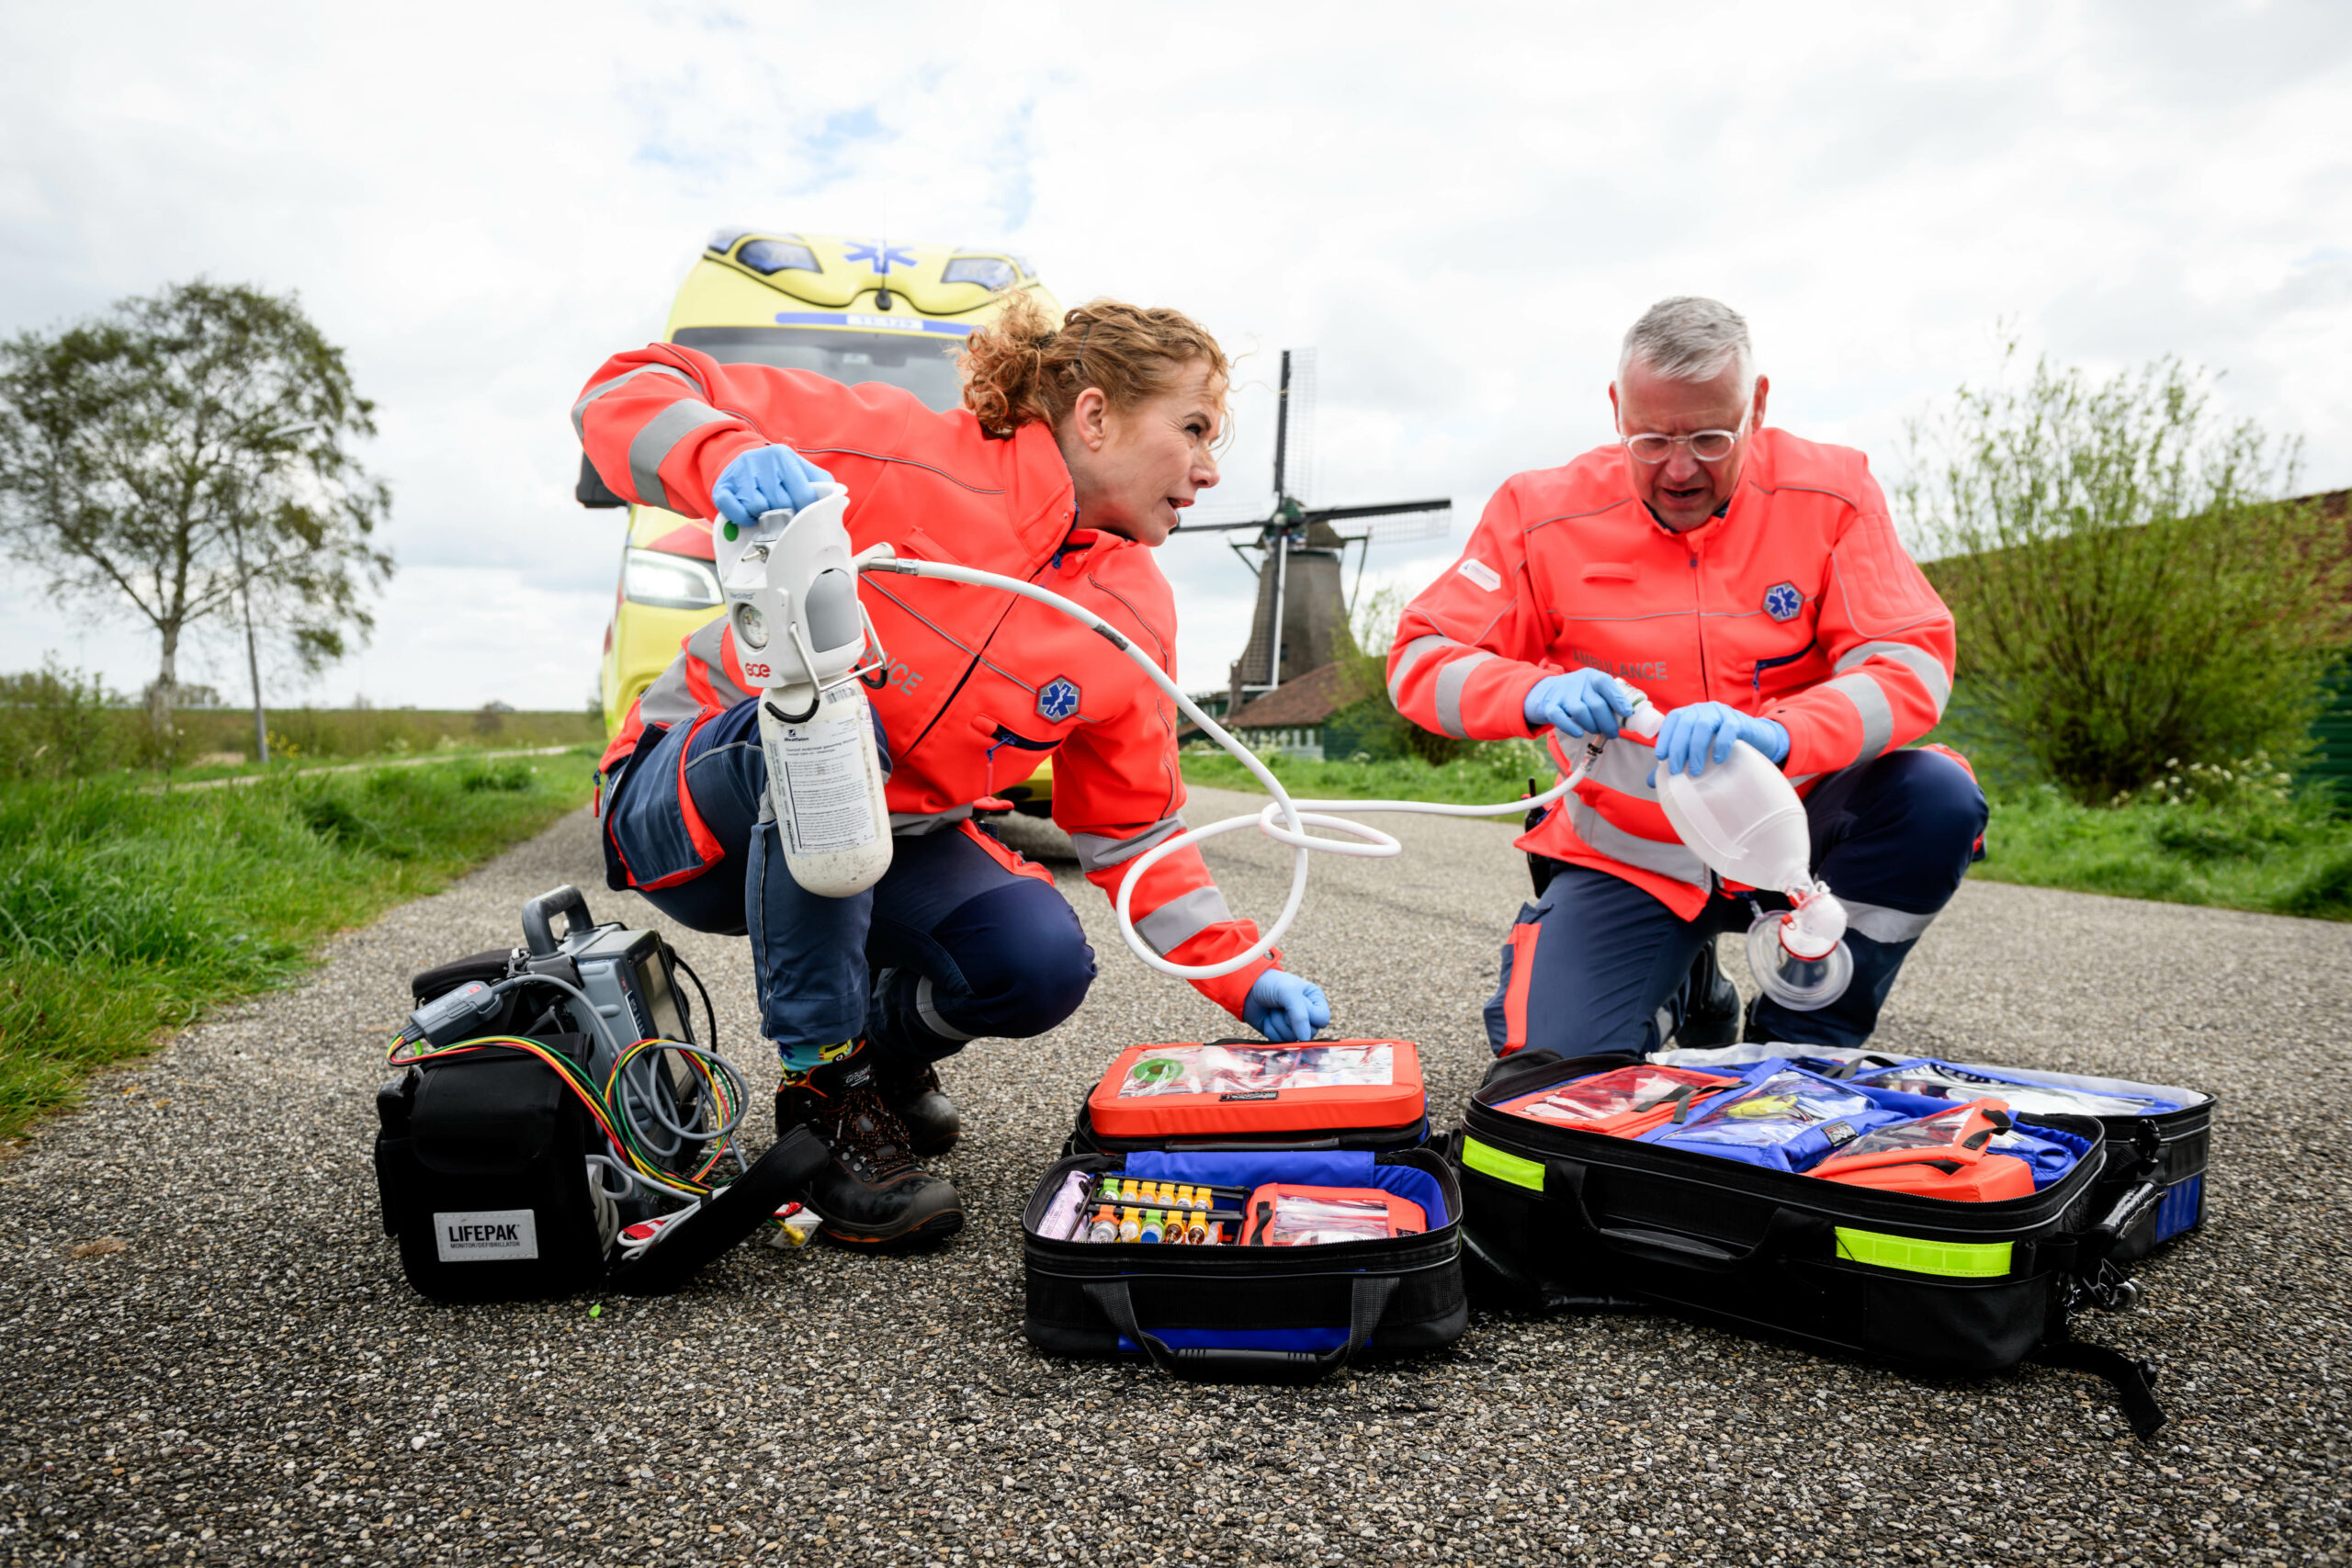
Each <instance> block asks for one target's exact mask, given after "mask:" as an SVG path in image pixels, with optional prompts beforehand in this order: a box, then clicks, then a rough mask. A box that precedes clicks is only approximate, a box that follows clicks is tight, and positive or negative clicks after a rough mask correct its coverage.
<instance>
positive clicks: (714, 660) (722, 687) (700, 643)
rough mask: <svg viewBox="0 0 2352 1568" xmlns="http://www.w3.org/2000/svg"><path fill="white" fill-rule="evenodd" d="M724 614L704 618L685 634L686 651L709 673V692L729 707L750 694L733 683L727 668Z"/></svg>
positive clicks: (722, 705) (733, 679) (725, 706)
mask: <svg viewBox="0 0 2352 1568" xmlns="http://www.w3.org/2000/svg"><path fill="white" fill-rule="evenodd" d="M726 638H727V617H726V616H724V615H721V616H719V617H718V619H717V620H712V621H705V622H704V623H703V624H702V625H701V626H697V627H695V634H694V636H692V637H688V638H686V652H687V653H688V654H690V655H692V656H693V657H694V658H696V659H699V660H702V664H703V669H704V670H705V671H707V672H708V673H709V676H710V694H711V695H712V696H714V697H716V698H718V705H719V706H720V707H722V708H731V707H733V706H734V705H736V704H737V703H740V702H741V701H742V700H743V699H744V698H745V697H748V696H750V695H751V693H749V692H747V691H745V690H744V689H743V688H742V687H741V686H739V685H737V684H736V683H735V677H734V676H732V675H729V673H728V672H727V659H726V652H727V646H726Z"/></svg>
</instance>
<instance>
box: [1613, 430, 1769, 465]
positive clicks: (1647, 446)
mask: <svg viewBox="0 0 2352 1568" xmlns="http://www.w3.org/2000/svg"><path fill="white" fill-rule="evenodd" d="M1739 434H1740V433H1739V432H1738V431H1736V430H1694V431H1692V432H1691V434H1688V435H1627V436H1622V437H1620V439H1621V440H1623V442H1624V444H1625V450H1626V451H1627V452H1629V453H1631V454H1633V457H1634V461H1635V462H1637V463H1663V462H1665V461H1666V460H1667V459H1668V457H1673V456H1674V449H1675V448H1676V447H1677V446H1688V447H1690V448H1691V456H1692V457H1696V458H1698V459H1699V461H1701V462H1702V463H1713V462H1719V461H1721V460H1722V459H1723V458H1725V457H1730V456H1731V449H1732V448H1733V447H1735V446H1738V445H1739Z"/></svg>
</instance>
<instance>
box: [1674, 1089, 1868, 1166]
mask: <svg viewBox="0 0 2352 1568" xmlns="http://www.w3.org/2000/svg"><path fill="white" fill-rule="evenodd" d="M1864 1118H1868V1119H1873V1120H1883V1112H1881V1111H1879V1108H1878V1106H1877V1105H1876V1104H1875V1103H1873V1102H1872V1101H1871V1100H1868V1099H1867V1098H1865V1097H1864V1096H1861V1095H1859V1094H1855V1093H1853V1092H1851V1091H1850V1090H1848V1089H1839V1088H1838V1087H1837V1086H1836V1085H1834V1084H1830V1083H1827V1082H1825V1081H1824V1080H1822V1079H1820V1078H1817V1077H1814V1076H1813V1075H1812V1074H1810V1073H1801V1072H1796V1071H1793V1070H1791V1071H1783V1072H1777V1073H1774V1074H1773V1075H1772V1076H1771V1077H1768V1078H1766V1079H1765V1080H1764V1081H1763V1082H1761V1083H1759V1084H1758V1085H1757V1086H1756V1087H1755V1088H1753V1089H1749V1090H1748V1091H1747V1093H1745V1094H1742V1095H1738V1096H1736V1097H1735V1098H1732V1099H1729V1100H1723V1101H1721V1102H1719V1103H1717V1104H1716V1105H1714V1106H1713V1107H1712V1108H1711V1109H1709V1110H1708V1111H1707V1112H1706V1114H1704V1115H1702V1116H1699V1117H1696V1118H1694V1119H1693V1120H1692V1121H1691V1123H1690V1124H1689V1125H1688V1126H1683V1127H1675V1128H1671V1129H1669V1132H1668V1135H1669V1136H1670V1138H1671V1140H1672V1141H1673V1142H1674V1143H1677V1144H1728V1145H1734V1146H1736V1147H1739V1148H1751V1149H1752V1148H1770V1147H1771V1146H1772V1145H1778V1144H1786V1143H1791V1142H1793V1141H1794V1140H1796V1139H1798V1138H1801V1137H1803V1136H1804V1134H1806V1133H1808V1132H1810V1131H1812V1130H1813V1129H1814V1128H1815V1127H1819V1126H1823V1125H1825V1124H1826V1123H1830V1122H1855V1121H1857V1120H1858V1119H1864Z"/></svg>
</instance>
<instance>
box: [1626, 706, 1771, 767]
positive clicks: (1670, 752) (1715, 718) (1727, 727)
mask: <svg viewBox="0 0 2352 1568" xmlns="http://www.w3.org/2000/svg"><path fill="white" fill-rule="evenodd" d="M1735 740H1745V741H1747V743H1748V744H1749V745H1750V746H1753V747H1755V748H1756V749H1757V750H1758V751H1761V752H1763V753H1764V755H1765V756H1766V757H1767V758H1769V759H1770V760H1771V761H1773V762H1776V763H1778V762H1785V761H1788V760H1789V732H1788V731H1787V730H1785V729H1783V728H1781V727H1780V726H1779V725H1777V724H1775V723H1773V722H1772V721H1771V720H1770V719H1769V718H1758V717H1757V716H1755V715H1754V714H1749V713H1742V712H1740V711H1739V710H1738V709H1737V708H1736V707H1733V706H1731V705H1729V704H1727V703H1692V704H1691V705H1690V706H1688V707H1679V708H1676V709H1675V710H1674V711H1673V712H1672V713H1669V714H1668V715H1667V716H1666V722H1665V723H1663V724H1661V725H1659V726H1658V730H1657V760H1658V761H1661V762H1663V763H1665V764H1666V771H1667V772H1668V773H1691V774H1694V775H1695V774H1698V773H1705V772H1706V771H1707V764H1708V763H1709V762H1711V761H1714V762H1728V761H1731V746H1732V742H1733V741H1735ZM1650 784H1651V786H1652V787H1653V788H1655V787H1656V786H1657V769H1655V768H1653V769H1651V770H1650Z"/></svg>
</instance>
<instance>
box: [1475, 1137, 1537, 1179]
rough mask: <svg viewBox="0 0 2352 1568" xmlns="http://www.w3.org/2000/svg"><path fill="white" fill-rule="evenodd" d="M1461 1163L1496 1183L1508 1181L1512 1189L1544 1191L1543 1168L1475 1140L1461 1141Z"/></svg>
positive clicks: (1529, 1160) (1531, 1161)
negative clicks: (1524, 1188) (1521, 1188)
mask: <svg viewBox="0 0 2352 1568" xmlns="http://www.w3.org/2000/svg"><path fill="white" fill-rule="evenodd" d="M1462 1163H1463V1164H1464V1166H1467V1167H1468V1168H1470V1169H1472V1170H1475V1171H1477V1172H1479V1173H1481V1174H1482V1175H1486V1176H1491V1177H1493V1178H1494V1179H1496V1180H1497V1181H1508V1182H1510V1184H1511V1185H1512V1186H1514V1187H1526V1188H1530V1189H1532V1190H1535V1191H1537V1192H1541V1191H1543V1190H1544V1167H1543V1166H1542V1165H1540V1164H1538V1163H1537V1162H1536V1161H1534V1160H1532V1159H1521V1158H1520V1157H1519V1156H1517V1155H1507V1154H1505V1153H1503V1151H1502V1150H1500V1149H1498V1148H1490V1147H1488V1146H1487V1145H1485V1144H1482V1143H1480V1142H1479V1141H1478V1140H1477V1139H1476V1138H1464V1139H1463V1140H1462Z"/></svg>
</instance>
